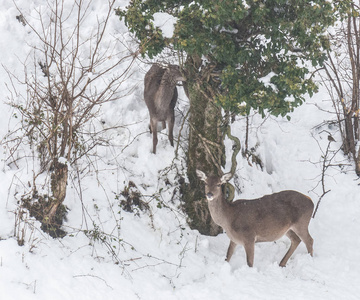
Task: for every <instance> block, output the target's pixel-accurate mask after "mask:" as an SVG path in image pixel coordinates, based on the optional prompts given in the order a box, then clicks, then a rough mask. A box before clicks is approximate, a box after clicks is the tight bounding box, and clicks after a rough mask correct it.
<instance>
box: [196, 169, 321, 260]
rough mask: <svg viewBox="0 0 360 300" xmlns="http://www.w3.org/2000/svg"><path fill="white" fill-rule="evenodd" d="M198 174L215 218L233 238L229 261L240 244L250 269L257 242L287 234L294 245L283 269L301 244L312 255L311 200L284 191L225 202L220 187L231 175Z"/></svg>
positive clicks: (299, 194) (273, 239) (275, 238)
mask: <svg viewBox="0 0 360 300" xmlns="http://www.w3.org/2000/svg"><path fill="white" fill-rule="evenodd" d="M196 173H197V176H198V177H199V179H201V180H202V181H204V182H205V196H206V198H207V200H208V205H209V210H210V214H211V217H212V219H213V220H214V222H215V223H216V224H218V225H219V226H221V227H222V228H223V229H224V230H225V231H226V234H227V235H228V237H229V238H230V245H229V248H228V250H227V255H226V261H229V260H230V258H231V256H232V255H233V253H234V250H235V247H236V245H237V244H240V245H243V246H244V248H245V252H246V260H247V264H248V266H249V267H252V266H253V263H254V246H255V243H256V242H271V241H275V240H277V239H279V238H281V237H282V236H283V235H284V234H286V236H287V237H288V238H289V239H290V241H291V245H290V248H289V250H288V251H287V253H286V254H285V256H284V258H283V259H282V260H281V262H280V266H281V267H285V265H286V263H287V261H288V259H289V258H290V256H291V255H292V254H293V253H294V251H295V249H296V248H297V246H298V245H299V244H300V242H301V241H303V242H304V243H305V245H306V248H307V251H308V252H309V253H310V255H311V256H312V255H313V239H312V237H311V236H310V234H309V231H308V226H309V222H310V218H311V215H312V212H313V209H314V204H313V202H312V200H311V199H310V198H309V197H307V196H305V195H303V194H301V193H299V192H296V191H282V192H279V193H275V194H272V195H267V196H263V197H261V198H259V199H254V200H236V201H234V202H231V203H230V202H228V201H226V199H225V196H224V194H223V192H222V188H221V186H222V185H223V184H225V183H226V182H227V181H229V180H230V179H231V177H232V174H231V173H227V174H225V175H223V176H222V177H221V178H220V177H217V176H209V177H208V176H206V175H205V173H204V172H202V171H199V170H197V171H196Z"/></svg>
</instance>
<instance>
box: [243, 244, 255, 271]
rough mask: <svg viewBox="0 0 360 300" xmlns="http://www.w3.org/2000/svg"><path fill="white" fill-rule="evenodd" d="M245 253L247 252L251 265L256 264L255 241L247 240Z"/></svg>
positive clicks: (248, 262)
mask: <svg viewBox="0 0 360 300" xmlns="http://www.w3.org/2000/svg"><path fill="white" fill-rule="evenodd" d="M244 248H245V253H246V262H247V265H248V266H249V267H252V266H253V265H254V251H255V242H254V241H252V242H247V243H245V244H244Z"/></svg>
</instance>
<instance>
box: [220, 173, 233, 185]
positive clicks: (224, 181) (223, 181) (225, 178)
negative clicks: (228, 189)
mask: <svg viewBox="0 0 360 300" xmlns="http://www.w3.org/2000/svg"><path fill="white" fill-rule="evenodd" d="M232 176H233V175H232V174H231V173H226V174H224V175H223V176H222V177H221V179H220V181H221V184H224V183H226V182H228V181H229V180H230V179H231V177H232Z"/></svg>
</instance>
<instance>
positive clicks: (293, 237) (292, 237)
mask: <svg viewBox="0 0 360 300" xmlns="http://www.w3.org/2000/svg"><path fill="white" fill-rule="evenodd" d="M286 236H287V237H288V238H289V239H290V241H291V245H290V248H289V250H288V251H287V252H286V254H285V256H284V258H283V259H282V260H281V262H280V267H285V265H286V263H287V261H288V260H289V258H290V256H291V255H292V254H293V253H294V251H295V249H296V248H297V246H299V244H300V242H301V239H300V238H299V236H298V235H297V234H296V233H295V232H294V231H292V230H291V229H290V230H289V231H288V232H287V233H286Z"/></svg>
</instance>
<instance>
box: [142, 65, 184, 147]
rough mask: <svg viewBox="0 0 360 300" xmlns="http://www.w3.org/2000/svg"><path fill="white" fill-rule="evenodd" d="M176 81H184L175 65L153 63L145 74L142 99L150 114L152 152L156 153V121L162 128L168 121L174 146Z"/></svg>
mask: <svg viewBox="0 0 360 300" xmlns="http://www.w3.org/2000/svg"><path fill="white" fill-rule="evenodd" d="M178 81H185V78H184V77H183V75H182V74H181V72H180V68H179V66H176V65H169V66H168V67H166V68H163V67H161V66H159V65H157V64H154V65H152V67H151V68H150V70H149V71H148V72H147V73H146V75H145V80H144V83H145V87H144V99H145V102H146V105H147V107H148V110H149V114H150V126H149V127H150V133H152V134H153V153H156V145H157V142H158V138H157V124H158V122H162V126H163V129H165V128H166V124H165V122H167V123H168V127H169V141H170V144H171V146H174V137H173V129H174V122H175V113H174V108H175V104H176V101H177V97H178V93H177V89H176V83H177V82H178Z"/></svg>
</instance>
